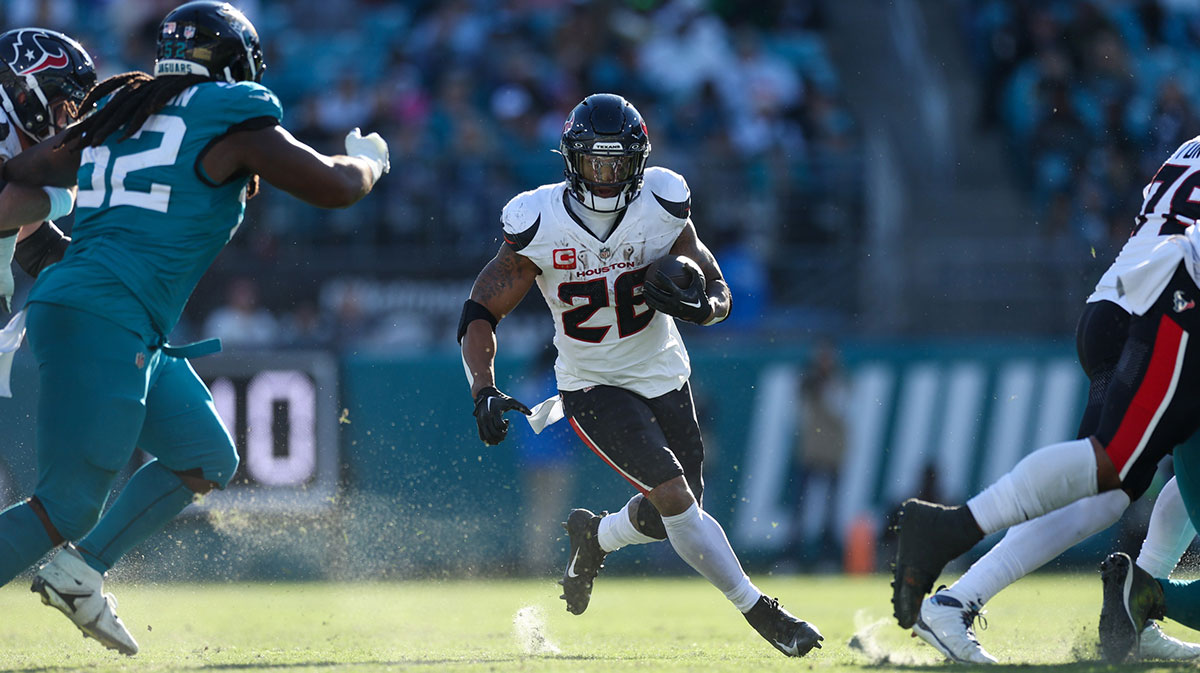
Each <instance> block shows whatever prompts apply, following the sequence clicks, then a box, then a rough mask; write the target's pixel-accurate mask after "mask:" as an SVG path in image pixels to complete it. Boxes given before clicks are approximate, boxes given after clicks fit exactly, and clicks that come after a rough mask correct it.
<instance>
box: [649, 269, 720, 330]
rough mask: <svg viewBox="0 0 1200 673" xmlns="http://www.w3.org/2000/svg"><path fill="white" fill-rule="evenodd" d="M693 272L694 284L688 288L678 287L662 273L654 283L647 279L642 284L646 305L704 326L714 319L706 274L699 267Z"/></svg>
mask: <svg viewBox="0 0 1200 673" xmlns="http://www.w3.org/2000/svg"><path fill="white" fill-rule="evenodd" d="M693 271H694V273H693V275H692V282H691V284H689V285H688V286H687V287H686V288H681V287H679V286H678V285H676V284H675V281H673V280H671V278H670V276H668V275H667V274H665V273H663V272H662V271H659V272H658V274H657V276H656V277H655V278H654V282H653V283H651V282H650V279H649V278H647V279H646V282H645V283H643V284H642V298H643V299H645V300H646V305H647V306H649V307H650V308H652V309H654V310H655V311H660V312H662V313H666V314H667V315H672V316H675V317H676V318H679V319H681V320H686V321H688V322H694V323H696V324H698V325H703V324H704V323H705V321H707V320H708V319H709V318H711V317H712V312H713V309H712V306H711V305H709V302H708V293H707V292H705V291H704V283H705V281H704V272H703V271H701V270H700V269H699V267H697V268H695V269H693ZM663 288H666V289H663Z"/></svg>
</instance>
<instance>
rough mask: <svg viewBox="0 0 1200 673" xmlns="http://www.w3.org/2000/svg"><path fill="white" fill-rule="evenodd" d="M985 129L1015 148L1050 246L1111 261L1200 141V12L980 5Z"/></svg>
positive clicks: (969, 27)
mask: <svg viewBox="0 0 1200 673" xmlns="http://www.w3.org/2000/svg"><path fill="white" fill-rule="evenodd" d="M964 7H965V9H966V11H965V12H964V14H963V21H964V35H965V36H966V38H967V39H966V43H967V45H968V48H969V50H970V52H971V56H972V58H973V60H974V62H975V65H976V67H977V68H978V71H979V74H980V78H979V81H980V83H981V85H982V86H983V87H984V104H983V106H982V111H983V116H982V118H981V119H980V123H981V124H982V125H984V126H985V127H997V126H998V127H999V128H1000V129H1002V131H1003V132H1004V133H1005V134H1007V135H1008V137H1009V139H1010V140H1011V143H1010V146H1011V147H1013V148H1014V156H1013V161H1014V162H1015V164H1016V170H1017V172H1018V173H1019V174H1020V175H1021V176H1022V177H1023V178H1024V179H1026V180H1027V181H1028V185H1029V187H1030V188H1031V189H1032V191H1033V195H1034V200H1035V203H1036V205H1037V208H1038V210H1039V212H1040V214H1041V221H1042V222H1043V223H1044V226H1045V230H1046V231H1047V233H1048V234H1050V235H1067V236H1075V237H1080V238H1082V239H1083V240H1084V241H1086V242H1088V243H1090V244H1091V245H1092V247H1093V248H1094V249H1095V250H1096V251H1097V255H1098V256H1099V257H1101V258H1104V255H1106V254H1107V255H1108V257H1107V258H1110V259H1111V257H1112V256H1113V255H1114V254H1115V252H1116V250H1118V249H1119V248H1120V246H1121V245H1122V243H1123V242H1124V240H1125V239H1126V238H1127V237H1128V236H1129V233H1130V231H1131V230H1132V227H1133V218H1134V216H1135V215H1136V214H1137V212H1138V210H1139V209H1140V207H1141V203H1142V193H1141V190H1142V187H1143V186H1144V185H1145V184H1146V183H1148V182H1149V181H1150V179H1151V177H1152V176H1153V175H1154V172H1155V171H1156V170H1157V169H1158V166H1159V165H1160V164H1161V163H1162V162H1163V161H1164V160H1165V159H1166V158H1167V156H1169V154H1170V153H1171V152H1173V151H1174V150H1175V149H1176V148H1177V147H1178V146H1179V145H1180V144H1181V143H1182V142H1183V141H1185V140H1187V139H1189V138H1191V137H1193V136H1195V135H1196V134H1197V133H1198V132H1200V127H1198V126H1197V121H1198V119H1197V104H1198V103H1200V76H1198V75H1200V73H1198V72H1197V70H1196V68H1195V67H1194V64H1195V63H1196V61H1197V58H1198V57H1200V1H1198V0H1070V1H1068V0H968V1H967V2H965V3H964Z"/></svg>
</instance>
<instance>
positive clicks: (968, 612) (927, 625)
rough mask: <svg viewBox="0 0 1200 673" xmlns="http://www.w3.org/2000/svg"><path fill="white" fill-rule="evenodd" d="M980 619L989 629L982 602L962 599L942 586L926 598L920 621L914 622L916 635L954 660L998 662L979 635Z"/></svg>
mask: <svg viewBox="0 0 1200 673" xmlns="http://www.w3.org/2000/svg"><path fill="white" fill-rule="evenodd" d="M977 619H978V620H979V621H980V623H981V624H982V625H983V627H984V628H987V620H985V619H984V618H983V610H981V609H980V608H979V606H978V605H976V604H974V603H972V602H970V601H964V600H962V599H959V598H957V597H955V596H954V595H952V594H951V593H950V592H949V591H946V588H945V587H942V588H941V589H938V592H937V593H935V594H934V595H932V596H930V597H929V598H926V599H925V600H924V601H922V603H921V612H920V615H918V617H917V623H916V624H913V635H914V636H917V637H919V638H920V639H921V640H924V641H925V642H927V643H929V644H930V645H932V646H933V648H934V649H935V650H937V651H938V652H941V653H942V654H944V655H946V658H948V659H950V661H954V662H957V663H960V664H994V663H996V657H993V656H992V655H990V654H988V652H987V651H986V650H984V649H983V646H982V645H980V644H979V640H978V639H977V638H976V637H975V620H977Z"/></svg>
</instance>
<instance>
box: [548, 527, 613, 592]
mask: <svg viewBox="0 0 1200 673" xmlns="http://www.w3.org/2000/svg"><path fill="white" fill-rule="evenodd" d="M606 516H608V512H601V513H600V514H592V512H591V511H589V510H586V509H573V510H571V513H570V514H569V515H568V516H567V520H566V522H565V523H563V528H565V529H566V530H567V537H568V538H569V539H570V541H571V548H570V555H569V556H568V557H567V569H566V571H565V572H564V573H563V578H562V579H561V580H559V582H558V583H559V584H561V585H562V588H563V593H562V595H561V596H559V598H561V599H563V600H565V601H566V602H567V612H570V613H571V614H573V615H582V614H583V611H584V610H587V607H588V601H590V600H591V599H592V582H593V581H594V580H595V579H596V575H597V574H598V573H599V572H600V569H601V568H603V567H604V557H605V556H607V555H608V553H607V552H605V551H604V550H603V549H601V548H600V542H599V540H597V535H598V531H599V530H600V520H601V519H603V518H604V517H606Z"/></svg>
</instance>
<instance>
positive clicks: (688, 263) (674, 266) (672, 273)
mask: <svg viewBox="0 0 1200 673" xmlns="http://www.w3.org/2000/svg"><path fill="white" fill-rule="evenodd" d="M659 271H662V272H663V274H664V275H665V276H666V277H667V278H670V279H671V281H672V282H673V283H675V285H677V286H679V287H680V288H685V287H688V286H689V285H691V284H692V278H694V277H695V275H696V272H698V271H700V265H699V264H696V262H695V261H694V260H693V259H692V258H691V257H687V256H684V255H667V256H666V257H660V258H658V259H656V260H654V261H653V262H650V266H648V267H646V282H647V283H653V284H654V285H656V286H657V287H658V288H659V289H662V290H668V289H670V288H665V287H662V286H661V285H659V284H658V283H656V282H655V281H656V279H657V278H658V272H659Z"/></svg>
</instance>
